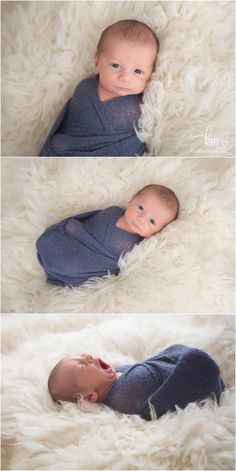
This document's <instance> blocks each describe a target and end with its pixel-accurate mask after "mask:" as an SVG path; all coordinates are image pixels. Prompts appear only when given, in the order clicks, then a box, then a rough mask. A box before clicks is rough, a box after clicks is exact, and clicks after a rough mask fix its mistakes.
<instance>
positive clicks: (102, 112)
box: [41, 20, 159, 157]
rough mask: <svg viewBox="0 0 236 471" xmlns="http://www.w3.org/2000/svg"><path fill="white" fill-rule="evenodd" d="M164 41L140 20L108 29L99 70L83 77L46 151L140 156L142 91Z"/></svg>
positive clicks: (99, 53) (101, 42)
mask: <svg viewBox="0 0 236 471" xmlns="http://www.w3.org/2000/svg"><path fill="white" fill-rule="evenodd" d="M158 48H159V43H158V39H157V38H156V36H155V35H154V33H153V31H152V30H151V29H150V28H149V27H148V26H147V25H145V24H144V23H141V22H139V21H136V20H122V21H118V22H117V23H115V24H113V25H111V26H109V27H108V28H106V29H105V31H103V33H102V35H101V38H100V40H99V43H98V46H97V51H96V55H95V69H96V73H97V75H96V76H93V77H90V78H87V79H85V80H82V81H81V82H80V83H79V84H78V86H77V87H76V90H75V92H74V95H73V96H72V98H71V99H70V100H69V101H68V102H67V103H66V105H65V106H64V108H63V109H62V111H61V112H60V114H59V116H58V118H57V119H56V122H55V123H54V125H53V127H52V129H51V131H50V133H49V135H48V137H47V140H46V142H45V144H44V146H43V149H42V151H41V155H42V156H45V157H46V156H65V157H66V156H68V157H70V156H72V157H73V156H84V157H86V156H110V157H114V156H135V155H142V154H143V153H144V151H145V149H146V145H145V143H143V142H141V141H140V140H139V138H138V137H137V134H136V132H135V128H137V129H138V119H139V117H140V113H141V110H140V104H141V102H142V96H143V95H142V94H143V91H144V89H145V88H146V85H147V83H148V81H149V79H150V77H151V74H152V72H153V68H154V64H155V60H156V56H157V53H158Z"/></svg>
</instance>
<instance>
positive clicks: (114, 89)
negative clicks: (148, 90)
mask: <svg viewBox="0 0 236 471" xmlns="http://www.w3.org/2000/svg"><path fill="white" fill-rule="evenodd" d="M156 55H157V47H156V46H155V44H154V43H153V44H152V43H148V44H137V43H135V42H132V41H127V40H126V39H120V38H117V37H116V36H112V37H111V38H110V39H107V40H106V41H105V44H104V48H103V49H102V51H101V53H99V55H97V54H96V56H95V65H96V72H97V73H98V74H99V90H98V91H99V95H100V98H101V100H102V101H103V100H109V99H111V98H115V97H118V96H126V95H136V94H138V93H142V92H143V91H144V89H145V87H146V85H147V83H148V81H149V79H150V77H151V74H152V71H153V66H154V62H155V59H156Z"/></svg>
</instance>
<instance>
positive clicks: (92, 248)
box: [36, 206, 143, 286]
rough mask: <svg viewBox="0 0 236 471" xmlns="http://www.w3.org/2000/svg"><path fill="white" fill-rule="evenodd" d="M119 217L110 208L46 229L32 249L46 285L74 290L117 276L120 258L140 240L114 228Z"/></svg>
mask: <svg viewBox="0 0 236 471" xmlns="http://www.w3.org/2000/svg"><path fill="white" fill-rule="evenodd" d="M123 214H124V209H123V208H120V207H118V206H111V207H109V208H106V209H103V210H98V211H89V212H86V213H81V214H78V215H76V216H73V217H68V218H66V219H63V220H62V221H60V222H59V223H57V224H54V225H53V226H50V227H49V228H48V229H46V231H45V232H44V233H43V234H42V235H41V236H40V237H39V238H38V240H37V241H36V248H37V254H38V259H39V261H40V263H41V265H42V266H43V268H44V271H45V273H46V275H47V281H48V282H50V283H53V284H58V285H62V286H65V285H70V286H78V285H80V284H82V283H84V282H85V281H87V280H88V279H89V278H91V277H102V276H105V275H107V274H108V273H111V274H115V275H117V274H118V272H119V267H118V260H119V257H120V256H121V254H122V253H125V252H127V251H129V250H132V248H133V246H134V245H135V244H138V243H139V242H140V241H141V240H143V238H142V237H141V236H139V235H137V234H131V233H129V232H127V231H124V230H123V229H120V228H119V227H117V226H116V223H117V221H118V219H119V218H120V217H121V216H122V215H123Z"/></svg>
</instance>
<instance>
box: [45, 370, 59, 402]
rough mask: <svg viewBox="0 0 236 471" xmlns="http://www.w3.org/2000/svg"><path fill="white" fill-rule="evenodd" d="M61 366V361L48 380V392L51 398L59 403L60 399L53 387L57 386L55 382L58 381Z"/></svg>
mask: <svg viewBox="0 0 236 471" xmlns="http://www.w3.org/2000/svg"><path fill="white" fill-rule="evenodd" d="M60 364H61V361H59V362H58V363H57V364H56V366H54V368H53V369H52V371H51V373H50V375H49V378H48V391H49V393H50V396H51V398H52V399H53V400H54V401H55V402H57V401H58V398H57V397H56V395H55V394H54V393H53V385H54V384H55V381H56V376H57V373H58V370H59V367H60Z"/></svg>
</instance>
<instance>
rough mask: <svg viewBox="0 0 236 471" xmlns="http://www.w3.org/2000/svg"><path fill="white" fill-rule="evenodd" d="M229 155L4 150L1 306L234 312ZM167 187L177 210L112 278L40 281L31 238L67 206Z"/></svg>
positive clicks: (88, 205)
mask: <svg viewBox="0 0 236 471" xmlns="http://www.w3.org/2000/svg"><path fill="white" fill-rule="evenodd" d="M233 174H234V162H233V159H231V158H227V159H226V158H223V159H200V158H199V159H188V158H185V159H167V158H157V159H148V158H147V159H140V158H136V159H135V158H134V159H106V158H104V159H100V158H98V159H94V160H91V159H88V160H87V159H83V158H82V159H73V158H72V159H57V158H55V159H46V160H44V159H28V158H26V159H20V158H18V159H4V160H3V212H2V217H3V223H2V226H3V235H4V239H3V241H2V252H3V260H2V267H3V273H2V282H3V289H2V298H3V312H38V313H39V312H46V313H48V312H75V313H76V312H117V313H118V312H123V313H125V312H140V313H141V312H144V313H146V312H154V313H155V312H169V313H176V312H177V313H191V312H192V313H222V314H224V313H231V312H234V177H233ZM150 182H156V183H160V184H164V185H167V186H169V187H170V188H172V189H173V190H174V191H175V192H176V194H177V196H178V198H179V200H180V205H181V210H180V215H179V218H178V219H177V220H176V221H174V222H173V223H172V224H170V225H168V226H167V227H166V228H165V229H164V230H163V231H162V232H160V233H159V234H157V235H155V236H153V237H151V238H149V239H146V240H145V241H143V242H142V244H140V245H139V246H137V247H135V248H134V250H133V251H132V252H130V253H129V254H127V256H126V257H125V258H124V259H123V260H121V262H120V267H121V273H120V274H119V276H118V277H115V276H107V277H106V278H104V279H98V280H97V281H95V282H89V283H87V284H85V285H83V286H81V287H78V288H73V289H70V288H58V287H54V286H52V285H49V284H47V283H46V281H45V275H44V272H43V270H42V267H41V266H40V265H39V263H38V261H37V258H36V251H35V241H36V239H37V238H38V237H39V235H40V234H41V233H42V232H43V231H44V230H45V228H46V227H48V226H49V225H51V224H53V223H54V222H56V221H59V220H61V219H63V218H64V217H66V216H69V215H72V214H78V213H79V212H82V211H87V210H91V209H100V208H105V207H107V206H111V205H114V204H117V205H121V206H122V205H125V204H126V203H127V202H128V201H129V199H130V198H131V197H132V195H133V194H135V192H136V191H137V190H138V189H140V188H142V187H143V186H144V185H146V184H148V183H150Z"/></svg>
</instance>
